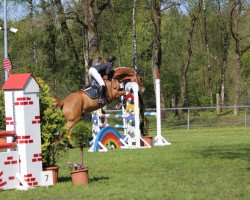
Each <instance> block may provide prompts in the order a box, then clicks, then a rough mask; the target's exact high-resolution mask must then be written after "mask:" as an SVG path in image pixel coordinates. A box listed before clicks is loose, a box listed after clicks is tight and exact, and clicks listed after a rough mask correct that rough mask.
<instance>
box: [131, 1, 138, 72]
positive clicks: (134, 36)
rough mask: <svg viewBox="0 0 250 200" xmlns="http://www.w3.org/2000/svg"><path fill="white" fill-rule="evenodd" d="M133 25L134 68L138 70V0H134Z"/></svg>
mask: <svg viewBox="0 0 250 200" xmlns="http://www.w3.org/2000/svg"><path fill="white" fill-rule="evenodd" d="M132 27H133V68H134V69H135V70H136V69H137V38H136V0H134V4H133V13H132Z"/></svg>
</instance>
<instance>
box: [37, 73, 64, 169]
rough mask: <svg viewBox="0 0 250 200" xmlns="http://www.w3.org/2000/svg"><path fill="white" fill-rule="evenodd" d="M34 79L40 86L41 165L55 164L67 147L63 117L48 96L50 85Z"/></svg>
mask: <svg viewBox="0 0 250 200" xmlns="http://www.w3.org/2000/svg"><path fill="white" fill-rule="evenodd" d="M36 80H37V82H38V83H39V86H40V113H41V132H42V133H41V134H42V135H41V137H42V153H43V166H44V167H48V166H55V165H57V161H58V159H59V158H60V156H61V155H62V154H64V153H65V151H66V149H67V144H68V139H67V137H66V127H65V118H64V116H63V113H62V111H61V110H60V109H59V108H57V107H56V106H55V105H56V102H55V99H54V98H53V97H51V96H50V87H49V86H48V85H47V84H46V83H45V82H44V81H43V80H42V79H40V78H37V79H36Z"/></svg>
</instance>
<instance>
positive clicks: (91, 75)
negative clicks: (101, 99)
mask: <svg viewBox="0 0 250 200" xmlns="http://www.w3.org/2000/svg"><path fill="white" fill-rule="evenodd" d="M93 78H94V79H95V80H96V81H97V82H98V84H99V85H100V86H105V83H104V81H103V79H102V77H101V75H100V74H99V73H98V71H97V70H96V69H95V68H94V67H90V68H89V81H90V82H91V81H92V79H93Z"/></svg>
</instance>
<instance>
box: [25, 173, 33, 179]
mask: <svg viewBox="0 0 250 200" xmlns="http://www.w3.org/2000/svg"><path fill="white" fill-rule="evenodd" d="M24 177H25V178H26V177H27V178H28V177H32V174H25V175H24Z"/></svg>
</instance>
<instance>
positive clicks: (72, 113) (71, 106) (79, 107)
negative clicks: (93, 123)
mask: <svg viewBox="0 0 250 200" xmlns="http://www.w3.org/2000/svg"><path fill="white" fill-rule="evenodd" d="M103 80H104V82H105V85H106V102H105V103H104V104H99V103H98V97H97V98H95V99H93V98H91V97H89V96H88V95H87V93H86V91H85V90H83V91H78V92H75V93H73V94H70V95H69V96H68V97H66V98H65V99H63V100H59V99H57V106H59V107H60V108H61V109H62V112H63V114H64V117H65V119H66V127H67V129H68V130H70V128H72V127H73V125H74V124H75V123H77V122H78V121H79V120H80V118H81V116H82V115H83V114H84V113H88V112H93V111H95V110H97V109H99V108H101V107H103V106H105V105H106V104H107V103H111V102H112V101H114V100H115V99H118V98H119V97H121V96H122V95H124V94H125V89H124V88H121V87H120V84H121V83H124V84H125V83H126V82H136V83H137V84H138V86H139V89H140V91H141V92H144V89H145V88H144V85H143V83H142V79H141V77H140V75H139V73H137V72H136V70H134V69H132V68H129V67H119V68H116V69H114V75H113V78H112V79H111V80H109V79H108V76H107V75H105V76H104V77H103Z"/></svg>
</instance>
